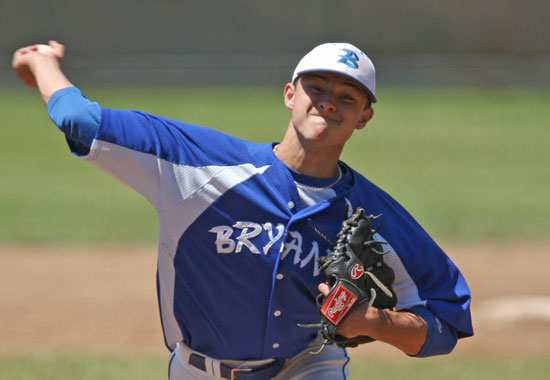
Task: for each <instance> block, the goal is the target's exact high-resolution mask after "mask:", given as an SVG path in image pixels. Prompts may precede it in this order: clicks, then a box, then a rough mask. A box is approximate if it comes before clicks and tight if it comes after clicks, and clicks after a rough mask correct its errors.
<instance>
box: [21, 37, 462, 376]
mask: <svg viewBox="0 0 550 380" xmlns="http://www.w3.org/2000/svg"><path fill="white" fill-rule="evenodd" d="M64 54H65V48H64V46H63V45H61V44H59V43H57V42H55V41H50V42H49V47H44V46H38V45H33V46H28V47H24V48H22V49H19V50H17V51H16V52H15V54H14V58H13V68H14V69H15V70H16V72H17V73H18V75H19V76H20V78H21V79H22V80H23V81H24V82H25V83H26V84H27V85H29V86H31V87H38V89H39V90H40V94H41V95H42V98H43V100H44V102H45V104H46V106H47V111H48V114H49V116H50V118H51V119H52V121H53V122H54V123H55V125H57V127H58V128H59V129H60V130H61V131H62V132H63V133H64V134H65V136H66V139H67V142H68V145H69V148H70V150H71V152H72V153H73V154H74V155H76V156H78V157H80V158H81V159H83V160H86V161H88V162H90V163H91V164H93V165H95V166H97V167H98V168H100V169H101V170H104V171H106V172H107V173H109V174H110V175H112V176H113V177H115V178H117V179H119V180H120V181H122V182H123V183H125V184H126V185H128V186H130V187H131V188H133V189H135V190H136V191H138V192H139V193H141V194H142V195H143V196H144V197H145V198H146V199H147V200H148V201H149V202H150V203H151V204H152V205H153V206H154V208H155V209H156V211H157V212H158V219H159V244H158V271H157V287H158V292H157V293H158V303H159V309H160V315H161V321H162V328H163V332H164V339H165V343H166V346H167V347H168V349H169V350H170V353H171V354H170V362H169V378H170V379H171V380H181V379H201V380H207V379H247V380H255V379H269V378H276V379H277V380H283V379H315V380H319V379H345V378H347V376H348V372H349V371H348V366H349V357H348V355H347V352H346V350H345V349H343V348H340V347H339V346H337V345H334V344H329V345H327V346H326V347H324V348H323V349H321V350H320V347H321V345H322V339H321V338H320V336H319V334H318V332H317V330H315V329H311V328H304V327H303V324H308V323H310V324H314V323H316V322H318V321H319V310H318V306H317V305H316V302H315V299H316V297H317V295H318V294H319V292H321V293H322V294H324V295H326V294H328V291H329V286H328V285H327V284H326V283H325V278H324V275H323V273H322V271H321V270H320V269H319V260H318V259H319V258H320V257H322V256H326V255H327V254H328V253H330V252H331V250H332V249H333V248H334V246H335V242H336V240H337V237H338V231H339V229H340V227H341V225H342V220H344V219H345V218H346V217H347V216H349V215H347V214H346V211H345V210H351V209H353V208H355V207H359V206H360V207H362V208H363V209H365V211H366V213H368V214H372V215H378V214H382V215H383V219H384V227H383V230H382V231H380V232H379V233H378V236H377V238H378V239H380V240H383V241H385V242H387V245H386V249H387V251H388V253H387V254H386V255H385V256H384V262H385V263H386V264H388V265H389V266H390V267H391V268H392V269H393V271H394V272H395V282H394V284H393V289H394V291H395V293H396V295H397V305H396V307H395V308H394V309H377V308H376V307H374V306H369V305H368V304H366V303H364V304H362V305H361V306H360V307H358V308H357V309H355V310H354V311H353V312H352V313H351V314H350V315H349V317H347V318H346V319H345V320H344V322H343V323H342V324H341V326H340V327H339V329H338V334H339V335H341V336H344V337H353V336H357V335H367V336H369V337H372V338H373V339H375V340H378V341H381V342H384V343H387V344H390V345H393V346H395V347H397V348H399V349H400V350H402V351H403V352H404V353H405V354H407V355H409V356H415V357H426V356H433V355H441V354H447V353H449V352H451V351H452V349H453V348H454V347H455V345H456V342H457V339H459V338H463V337H468V336H471V335H472V334H473V330H472V325H471V318H470V310H469V305H470V292H469V289H468V286H467V284H466V282H465V280H464V278H463V276H462V274H461V273H460V271H459V270H458V269H457V267H456V266H455V265H454V264H453V262H452V261H451V260H450V259H449V258H448V257H447V256H446V255H445V253H444V252H443V251H442V250H441V249H440V248H439V247H438V245H437V244H436V243H435V242H434V241H433V240H432V239H431V238H430V237H429V235H428V234H427V233H426V232H425V231H424V230H423V229H422V227H421V226H420V225H419V224H418V223H417V222H416V221H415V220H414V219H413V217H411V215H409V213H408V212H407V211H406V210H405V209H404V208H403V207H402V206H400V205H399V204H398V203H397V202H396V201H395V200H394V199H393V198H392V197H391V196H390V195H388V194H387V193H386V192H384V191H383V190H381V189H380V188H378V187H377V186H376V185H374V184H373V183H372V182H370V181H369V180H368V179H366V178H365V177H364V176H362V175H361V174H359V173H358V172H356V171H355V170H353V169H352V168H351V167H349V166H348V165H346V164H345V163H344V162H342V161H340V159H339V158H340V154H341V152H342V150H343V148H344V145H345V143H346V141H348V139H350V137H351V136H352V134H353V133H354V132H356V131H360V130H362V129H363V128H364V127H365V125H366V124H367V123H368V121H369V120H370V119H371V118H372V117H373V113H374V110H373V107H372V105H373V104H374V103H375V102H376V101H377V98H376V96H375V70H374V66H373V64H372V62H371V60H370V59H369V58H368V57H367V55H365V53H363V52H362V51H361V50H359V49H358V48H357V47H355V46H353V45H351V44H347V43H328V44H322V45H320V46H318V47H316V48H315V49H313V50H312V51H310V52H309V53H308V54H306V55H305V56H304V57H303V59H302V60H300V62H299V63H298V65H297V66H296V69H295V71H294V74H293V76H292V80H291V81H290V82H289V83H287V84H286V85H285V87H284V103H285V106H286V107H287V108H288V109H289V110H290V112H291V116H290V121H289V124H288V127H287V129H286V133H285V134H284V136H283V138H282V140H281V141H280V142H273V143H253V142H249V141H246V140H242V139H239V138H236V137H233V136H230V135H227V134H225V133H222V132H220V131H217V130H213V129H210V128H206V127H202V126H197V125H191V124H188V123H185V122H181V121H177V120H172V119H169V118H166V117H162V116H158V115H152V114H148V113H144V112H140V111H135V110H119V109H112V108H108V107H103V106H100V105H99V104H97V103H94V102H92V101H90V100H88V99H87V98H86V97H84V95H83V94H82V93H81V91H80V90H79V89H78V88H76V87H75V86H73V84H72V83H71V82H70V81H69V80H68V79H67V77H66V76H65V75H64V74H63V72H62V70H61V59H62V58H63V57H64ZM346 206H348V207H346ZM300 324H302V326H300ZM312 352H316V354H312Z"/></svg>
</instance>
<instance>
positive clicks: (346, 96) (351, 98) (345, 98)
mask: <svg viewBox="0 0 550 380" xmlns="http://www.w3.org/2000/svg"><path fill="white" fill-rule="evenodd" d="M340 99H341V100H342V101H343V102H344V103H353V102H355V97H354V96H353V95H350V94H342V95H340Z"/></svg>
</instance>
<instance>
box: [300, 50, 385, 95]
mask: <svg viewBox="0 0 550 380" xmlns="http://www.w3.org/2000/svg"><path fill="white" fill-rule="evenodd" d="M314 71H330V72H333V73H338V74H343V75H347V76H348V77H350V78H352V79H355V80H356V81H357V82H359V83H360V84H361V85H363V87H364V88H365V89H366V90H367V93H368V94H369V98H370V100H371V101H372V102H373V103H376V96H374V90H375V88H376V73H375V71H374V65H373V64H372V61H371V60H370V59H369V57H367V55H366V54H365V53H363V52H362V51H361V50H360V49H358V48H357V47H355V46H353V45H352V44H348V43H326V44H322V45H319V46H317V47H316V48H314V49H313V50H312V51H310V52H309V53H307V54H306V55H305V56H304V57H303V58H302V59H301V60H300V62H298V65H297V66H296V69H294V74H293V75H292V82H294V80H296V78H298V77H299V76H300V75H302V74H305V73H309V72H314Z"/></svg>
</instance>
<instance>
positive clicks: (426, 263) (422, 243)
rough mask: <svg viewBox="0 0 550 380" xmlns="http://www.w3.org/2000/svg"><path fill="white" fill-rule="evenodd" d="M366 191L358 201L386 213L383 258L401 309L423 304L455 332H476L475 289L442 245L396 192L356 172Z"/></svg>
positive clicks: (459, 334) (370, 209)
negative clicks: (392, 275) (473, 314)
mask: <svg viewBox="0 0 550 380" xmlns="http://www.w3.org/2000/svg"><path fill="white" fill-rule="evenodd" d="M356 178H357V180H358V181H359V182H360V185H359V186H358V188H362V189H363V190H364V191H363V192H362V193H361V194H360V198H359V199H358V200H357V201H356V202H358V203H359V204H363V205H365V209H366V210H368V212H369V213H373V214H374V215H378V214H382V217H381V219H382V220H383V226H382V227H381V229H380V231H379V236H375V237H377V238H378V239H380V240H383V241H386V242H387V243H388V244H387V245H385V247H386V248H387V250H388V254H387V255H386V256H385V257H384V261H386V263H387V264H388V265H390V266H391V267H392V269H393V270H394V272H395V277H396V280H395V283H394V285H393V288H394V290H395V292H396V294H397V298H398V304H397V306H396V309H397V310H411V309H413V308H415V307H418V306H421V307H425V308H426V309H427V310H429V311H430V312H431V313H432V314H433V315H434V316H435V317H436V318H437V319H439V320H440V321H444V322H446V323H447V324H448V325H450V326H451V327H452V328H454V329H455V330H456V333H457V337H458V338H463V337H467V336H471V335H473V327H472V320H471V313H470V302H471V293H470V289H469V287H468V284H467V283H466V280H465V278H464V276H463V274H462V273H461V271H460V270H459V269H458V267H457V266H456V265H455V263H454V262H453V261H452V260H451V259H450V258H449V257H448V256H447V254H446V253H445V252H444V251H443V250H442V249H441V247H440V246H439V245H438V244H437V243H436V242H435V241H434V240H433V239H432V238H431V237H430V236H429V234H428V233H427V232H426V231H425V230H424V229H423V228H422V226H421V225H420V224H419V223H418V222H417V221H416V220H415V219H414V218H413V217H412V216H411V215H410V213H409V212H408V211H407V210H405V208H404V207H403V206H401V205H400V204H399V203H398V202H397V201H396V200H395V199H393V197H391V196H390V195H389V194H387V193H386V192H384V191H383V190H381V189H380V188H378V187H377V186H376V185H374V184H372V183H371V182H370V181H368V180H367V179H365V178H364V177H362V176H360V175H359V174H357V175H356Z"/></svg>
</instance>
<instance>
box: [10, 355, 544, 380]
mask: <svg viewBox="0 0 550 380" xmlns="http://www.w3.org/2000/svg"><path fill="white" fill-rule="evenodd" d="M167 368H168V360H167V358H166V357H162V356H158V357H157V356H141V355H136V356H128V355H125V356H120V355H118V356H106V355H85V356H84V355H81V356H79V355H62V354H57V355H42V356H26V357H23V356H18V357H7V356H4V357H0V378H1V379H2V380H36V379H41V380H65V379H79V380H114V379H116V380H141V379H143V380H151V379H165V378H167V373H168V369H167ZM549 371H550V362H549V361H548V358H542V357H541V358H511V359H494V358H488V359H453V360H452V361H451V360H448V359H446V358H444V359H418V360H415V359H411V360H407V361H399V362H397V363H392V362H378V361H368V362H362V363H359V362H358V361H354V362H352V365H351V369H350V378H349V380H359V379H385V380H402V379H411V380H420V379H438V380H517V379H530V380H543V379H547V378H548V373H549Z"/></svg>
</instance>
